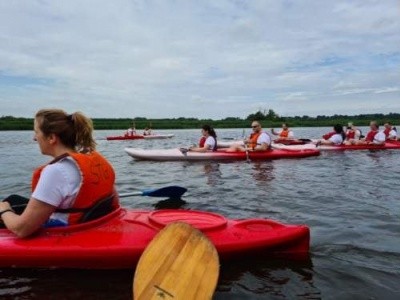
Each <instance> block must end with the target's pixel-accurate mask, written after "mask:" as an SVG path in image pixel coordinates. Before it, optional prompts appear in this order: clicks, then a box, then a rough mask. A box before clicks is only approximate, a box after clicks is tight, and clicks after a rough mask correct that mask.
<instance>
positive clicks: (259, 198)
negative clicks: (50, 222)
mask: <svg viewBox="0 0 400 300" xmlns="http://www.w3.org/2000/svg"><path fill="white" fill-rule="evenodd" d="M329 130H330V129H329V128H314V129H309V128H296V130H295V133H296V134H297V136H299V137H303V138H315V137H319V136H320V135H322V134H323V133H325V132H327V131H329ZM366 130H367V129H366V128H363V132H366ZM246 131H247V132H246V133H248V132H249V130H246ZM158 132H159V133H174V134H175V137H174V138H172V139H168V140H135V141H106V140H105V137H106V136H107V135H118V134H120V133H121V132H120V131H97V132H96V138H97V139H98V150H99V151H100V152H102V153H103V154H104V155H105V156H106V157H107V158H108V159H109V160H110V161H111V162H112V163H113V165H114V167H115V169H116V173H117V186H118V188H119V191H120V192H121V193H126V192H131V191H133V190H134V189H145V188H159V187H163V186H167V185H180V186H183V187H186V188H188V192H187V193H186V194H185V195H184V197H183V199H184V200H185V201H186V202H187V204H186V205H185V206H184V207H187V208H190V209H201V210H206V211H213V212H217V213H221V214H224V215H225V216H227V217H230V218H255V217H263V218H271V219H275V220H278V221H281V222H286V223H301V224H307V225H308V226H309V227H310V229H311V253H310V259H309V260H306V261H300V262H299V261H297V262H294V261H285V260H267V259H257V258H254V259H252V260H242V261H235V262H230V263H229V264H226V265H223V266H222V268H221V274H220V279H219V283H218V287H217V291H216V293H215V297H214V299H400V291H399V289H400V288H399V286H400V199H399V182H400V171H399V170H400V151H399V150H390V151H389V150H388V151H376V152H371V151H353V152H344V153H326V152H325V153H322V154H321V156H319V157H312V158H306V159H282V160H275V161H264V162H254V163H253V162H251V163H247V162H244V161H243V162H230V163H214V162H213V163H209V162H197V163H187V162H141V161H135V160H133V159H132V158H131V157H129V156H128V155H127V154H125V152H124V147H139V148H172V147H179V146H187V145H190V144H192V143H195V142H197V140H198V138H199V134H200V131H199V130H168V131H158ZM217 133H218V135H219V137H220V138H237V137H241V135H242V133H243V132H242V129H237V130H219V131H218V132H217ZM0 141H1V142H0V157H1V160H0V167H1V173H0V178H1V193H0V195H1V196H2V197H5V196H7V195H9V194H12V193H18V194H25V195H27V194H29V190H30V188H29V185H30V183H29V181H30V177H31V172H32V169H33V168H34V167H35V166H37V165H39V164H42V163H44V162H46V161H48V160H49V159H50V158H49V157H44V156H42V155H41V154H40V153H39V150H38V146H37V145H36V143H34V142H33V141H32V132H0ZM121 200H122V203H123V205H124V206H128V207H132V208H147V209H155V207H156V206H158V205H160V204H161V203H160V202H157V201H159V199H158V198H150V197H131V198H123V199H121ZM132 277H133V270H124V271H119V270H117V271H81V270H79V271H77V270H18V269H17V270H16V269H0V299H130V298H131V289H132Z"/></svg>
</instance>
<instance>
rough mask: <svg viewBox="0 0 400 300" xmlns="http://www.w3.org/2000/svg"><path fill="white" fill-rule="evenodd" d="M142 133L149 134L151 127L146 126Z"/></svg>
mask: <svg viewBox="0 0 400 300" xmlns="http://www.w3.org/2000/svg"><path fill="white" fill-rule="evenodd" d="M143 135H151V129H150V128H149V127H146V128H145V129H144V130H143Z"/></svg>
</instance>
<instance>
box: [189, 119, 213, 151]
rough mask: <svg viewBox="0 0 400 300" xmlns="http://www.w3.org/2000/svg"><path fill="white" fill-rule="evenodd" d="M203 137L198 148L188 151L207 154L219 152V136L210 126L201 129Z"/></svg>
mask: <svg viewBox="0 0 400 300" xmlns="http://www.w3.org/2000/svg"><path fill="white" fill-rule="evenodd" d="M201 134H202V137H201V138H200V141H199V146H198V147H190V148H189V149H188V151H193V152H207V151H216V150H217V134H216V133H215V130H214V128H212V127H211V126H210V125H203V127H202V129H201Z"/></svg>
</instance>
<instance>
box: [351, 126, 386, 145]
mask: <svg viewBox="0 0 400 300" xmlns="http://www.w3.org/2000/svg"><path fill="white" fill-rule="evenodd" d="M369 128H370V131H369V132H368V133H367V135H366V137H365V138H362V139H360V140H355V139H351V140H348V141H345V142H344V144H345V145H384V144H385V140H386V136H385V134H384V133H383V131H379V125H378V123H377V122H376V121H371V122H370V123H369Z"/></svg>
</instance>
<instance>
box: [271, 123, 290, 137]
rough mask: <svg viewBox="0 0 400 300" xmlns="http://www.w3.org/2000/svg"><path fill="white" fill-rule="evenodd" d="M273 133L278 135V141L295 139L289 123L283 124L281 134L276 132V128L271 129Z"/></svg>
mask: <svg viewBox="0 0 400 300" xmlns="http://www.w3.org/2000/svg"><path fill="white" fill-rule="evenodd" d="M271 133H272V134H273V135H277V136H278V139H282V140H285V139H293V138H294V134H293V131H292V130H291V129H290V128H289V127H288V125H287V123H282V129H281V130H280V131H279V132H276V131H275V130H274V128H271Z"/></svg>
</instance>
